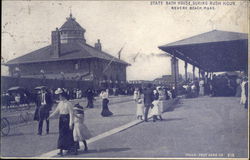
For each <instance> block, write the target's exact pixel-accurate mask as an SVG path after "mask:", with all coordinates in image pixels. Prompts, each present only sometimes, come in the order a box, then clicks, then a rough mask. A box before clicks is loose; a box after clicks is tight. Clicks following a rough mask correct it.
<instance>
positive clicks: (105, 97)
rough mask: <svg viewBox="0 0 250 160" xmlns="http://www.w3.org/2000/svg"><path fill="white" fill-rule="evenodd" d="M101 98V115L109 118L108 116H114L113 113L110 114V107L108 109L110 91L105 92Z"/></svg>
mask: <svg viewBox="0 0 250 160" xmlns="http://www.w3.org/2000/svg"><path fill="white" fill-rule="evenodd" d="M100 97H101V98H102V112H101V115H102V116H103V117H108V116H111V115H113V113H112V112H110V110H109V107H108V103H109V100H108V97H109V94H108V89H107V90H103V91H102V92H101V94H100Z"/></svg>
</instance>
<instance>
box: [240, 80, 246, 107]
mask: <svg viewBox="0 0 250 160" xmlns="http://www.w3.org/2000/svg"><path fill="white" fill-rule="evenodd" d="M246 82H247V81H246V79H245V78H243V82H242V83H241V98H240V104H243V105H244V104H245V103H246V100H247V97H246V93H245V92H246V91H245V84H246Z"/></svg>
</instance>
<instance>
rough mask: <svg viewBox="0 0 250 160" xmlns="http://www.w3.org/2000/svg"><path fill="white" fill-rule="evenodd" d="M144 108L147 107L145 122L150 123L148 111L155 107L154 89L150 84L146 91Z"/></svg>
mask: <svg viewBox="0 0 250 160" xmlns="http://www.w3.org/2000/svg"><path fill="white" fill-rule="evenodd" d="M143 94H144V106H145V107H146V109H145V122H147V121H148V111H149V108H150V107H151V106H152V105H153V104H152V102H153V101H154V93H153V89H152V84H151V83H149V84H148V85H147V88H146V89H145V90H144V93H143Z"/></svg>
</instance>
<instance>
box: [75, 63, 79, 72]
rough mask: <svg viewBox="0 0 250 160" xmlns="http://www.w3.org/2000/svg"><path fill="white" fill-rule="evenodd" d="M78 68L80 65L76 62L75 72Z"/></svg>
mask: <svg viewBox="0 0 250 160" xmlns="http://www.w3.org/2000/svg"><path fill="white" fill-rule="evenodd" d="M79 67H80V64H79V63H78V62H77V63H76V64H75V70H78V69H79Z"/></svg>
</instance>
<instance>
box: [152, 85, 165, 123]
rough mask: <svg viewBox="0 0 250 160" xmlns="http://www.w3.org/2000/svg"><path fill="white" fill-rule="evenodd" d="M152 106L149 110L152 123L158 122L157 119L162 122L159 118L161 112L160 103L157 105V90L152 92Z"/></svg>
mask: <svg viewBox="0 0 250 160" xmlns="http://www.w3.org/2000/svg"><path fill="white" fill-rule="evenodd" d="M152 104H153V108H152V110H151V113H152V115H153V122H155V121H156V120H158V117H157V116H159V118H160V120H163V119H162V117H161V111H160V103H159V93H158V91H157V90H154V101H153V102H152Z"/></svg>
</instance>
